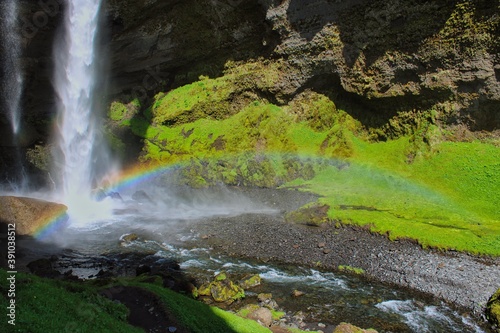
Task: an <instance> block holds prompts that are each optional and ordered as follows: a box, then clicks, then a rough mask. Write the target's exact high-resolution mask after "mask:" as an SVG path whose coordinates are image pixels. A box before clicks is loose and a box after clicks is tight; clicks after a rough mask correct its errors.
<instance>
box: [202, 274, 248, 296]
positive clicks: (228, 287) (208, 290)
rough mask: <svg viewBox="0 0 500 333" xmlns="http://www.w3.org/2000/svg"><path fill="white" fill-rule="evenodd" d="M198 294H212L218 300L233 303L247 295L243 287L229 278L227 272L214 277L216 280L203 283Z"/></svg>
mask: <svg viewBox="0 0 500 333" xmlns="http://www.w3.org/2000/svg"><path fill="white" fill-rule="evenodd" d="M196 294H197V295H198V296H210V297H211V298H212V299H213V300H214V301H216V302H224V303H232V302H234V301H236V300H239V299H241V298H244V297H245V291H244V290H243V288H242V287H240V286H238V285H237V284H235V283H234V282H233V281H231V280H229V279H228V278H227V276H226V273H225V272H221V273H219V274H217V275H216V276H215V277H214V280H213V281H212V282H209V283H205V284H203V285H201V286H200V287H199V288H198V289H197V292H196Z"/></svg>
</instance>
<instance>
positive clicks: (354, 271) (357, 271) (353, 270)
mask: <svg viewBox="0 0 500 333" xmlns="http://www.w3.org/2000/svg"><path fill="white" fill-rule="evenodd" d="M338 269H339V271H341V272H344V273H352V274H356V275H363V274H365V270H364V269H362V268H357V267H351V266H347V265H339V267H338Z"/></svg>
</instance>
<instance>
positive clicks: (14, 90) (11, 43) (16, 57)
mask: <svg viewBox="0 0 500 333" xmlns="http://www.w3.org/2000/svg"><path fill="white" fill-rule="evenodd" d="M17 2H18V0H4V1H2V5H1V6H0V9H1V10H2V13H3V15H2V16H3V17H2V23H1V28H2V33H1V35H2V40H1V41H2V44H3V49H4V58H3V59H2V60H3V61H2V62H3V68H2V71H3V73H2V74H3V78H2V94H3V96H2V99H3V101H4V105H3V108H4V110H5V111H6V113H7V116H8V118H9V120H10V123H11V128H12V134H13V138H14V141H16V140H17V139H18V138H17V136H18V134H19V130H20V127H21V110H20V101H21V92H22V89H23V78H22V75H21V65H20V57H21V43H20V40H21V38H20V34H19V27H18V24H17V18H18V8H17Z"/></svg>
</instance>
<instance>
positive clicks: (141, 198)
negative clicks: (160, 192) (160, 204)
mask: <svg viewBox="0 0 500 333" xmlns="http://www.w3.org/2000/svg"><path fill="white" fill-rule="evenodd" d="M132 199H133V200H135V201H137V202H139V203H149V204H155V202H154V201H153V199H151V197H150V196H149V195H148V194H147V193H146V192H144V191H143V190H139V191H136V192H134V194H132Z"/></svg>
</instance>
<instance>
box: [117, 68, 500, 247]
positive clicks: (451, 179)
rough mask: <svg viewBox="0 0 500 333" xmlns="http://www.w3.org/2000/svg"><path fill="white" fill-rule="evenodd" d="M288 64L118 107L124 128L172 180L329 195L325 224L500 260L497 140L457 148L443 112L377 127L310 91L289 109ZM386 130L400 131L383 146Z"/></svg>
mask: <svg viewBox="0 0 500 333" xmlns="http://www.w3.org/2000/svg"><path fill="white" fill-rule="evenodd" d="M284 66H285V65H284V64H283V62H281V61H267V60H266V61H264V60H255V61H252V62H246V63H236V64H235V63H231V64H229V65H228V67H227V69H226V72H225V75H224V76H221V77H218V78H207V77H202V78H200V80H199V81H197V82H194V83H192V84H189V85H186V86H183V87H180V88H178V89H175V90H172V91H169V92H168V93H160V94H158V95H157V96H156V99H155V101H154V103H153V105H151V106H150V107H143V108H142V110H143V111H142V112H141V111H140V108H135V109H134V110H135V111H133V112H132V113H127V112H125V111H122V112H121V113H119V114H118V115H117V112H116V111H114V110H116V109H117V108H116V105H114V108H113V109H112V110H111V111H110V116H111V119H112V120H113V123H114V125H113V126H115V127H117V128H120V127H121V128H130V129H131V130H132V131H133V132H134V133H135V134H136V135H137V136H139V137H141V138H142V139H143V140H144V147H143V153H142V156H141V161H142V162H143V163H154V164H157V163H161V164H165V165H174V164H179V163H180V164H181V165H182V166H183V167H182V168H180V169H177V172H174V173H173V174H171V175H170V178H169V181H171V182H177V183H186V184H188V185H191V186H194V187H200V186H201V187H202V186H208V185H212V184H216V183H220V182H222V183H225V184H230V185H247V186H262V187H278V186H285V187H297V188H300V189H302V190H307V191H312V192H315V193H317V194H319V195H321V196H322V197H321V199H319V203H318V206H319V207H324V206H325V205H326V206H327V207H328V214H327V216H328V219H326V220H325V219H324V218H321V219H320V220H321V221H323V222H324V221H340V222H342V223H353V224H358V225H368V226H370V229H371V230H373V231H376V232H380V233H387V234H388V235H389V236H390V237H391V238H393V239H395V238H404V237H409V238H412V239H415V240H417V241H418V242H420V243H421V244H422V245H423V246H433V247H438V248H446V249H457V250H460V251H468V252H472V253H482V254H494V255H499V254H500V223H499V219H500V213H499V211H498V207H497V203H498V202H499V201H500V197H499V195H500V180H499V178H498V177H496V176H495V175H497V174H500V163H499V162H498V161H500V149H499V148H498V139H495V138H494V137H490V138H489V139H487V140H482V141H480V140H469V142H457V141H450V140H448V139H447V138H450V137H453V133H452V131H451V130H447V129H445V128H442V127H440V126H439V123H438V121H437V120H436V119H435V115H436V111H435V110H434V109H432V108H431V109H428V110H422V111H418V112H417V111H415V112H413V113H411V114H410V115H409V114H405V115H400V116H398V115H396V116H394V117H393V118H392V119H391V120H390V122H389V123H390V126H389V127H388V126H383V127H378V128H377V127H371V128H370V127H367V126H364V125H363V124H362V123H361V122H360V121H359V120H357V119H356V118H354V117H353V116H352V115H351V113H352V112H349V110H347V111H346V110H343V109H339V108H337V107H336V105H335V103H334V101H333V100H332V99H331V98H330V97H327V96H325V95H323V94H320V93H318V92H315V91H313V90H311V89H306V90H304V91H302V92H301V93H299V94H298V95H296V96H295V97H294V98H293V99H291V100H290V101H288V102H286V101H284V100H282V99H280V98H279V95H277V94H276V93H275V92H276V91H277V89H278V88H277V87H279V86H280V84H281V82H282V80H283V75H280V73H283V72H286V71H288V70H289V69H288V68H286V67H284ZM128 109H130V106H129V108H128ZM128 109H127V107H125V106H123V107H122V109H121V110H128ZM120 115H122V116H120ZM379 131H383V132H384V131H391V132H392V133H398V135H397V136H395V137H394V139H390V140H387V141H383V142H380V141H376V140H374V138H377V137H379V135H378V132H379Z"/></svg>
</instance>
